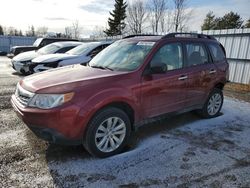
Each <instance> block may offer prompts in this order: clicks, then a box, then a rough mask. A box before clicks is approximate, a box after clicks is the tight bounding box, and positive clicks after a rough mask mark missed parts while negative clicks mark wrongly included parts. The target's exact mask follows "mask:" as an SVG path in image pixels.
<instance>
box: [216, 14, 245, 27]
mask: <svg viewBox="0 0 250 188" xmlns="http://www.w3.org/2000/svg"><path fill="white" fill-rule="evenodd" d="M242 23H243V21H242V18H241V17H240V15H239V14H237V13H234V12H232V11H231V12H229V13H227V14H225V15H224V16H223V17H222V18H217V19H216V29H239V28H241V26H242Z"/></svg>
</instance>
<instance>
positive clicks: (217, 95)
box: [199, 88, 224, 118]
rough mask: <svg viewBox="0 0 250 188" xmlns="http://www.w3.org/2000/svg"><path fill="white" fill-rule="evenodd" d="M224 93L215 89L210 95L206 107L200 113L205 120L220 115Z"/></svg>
mask: <svg viewBox="0 0 250 188" xmlns="http://www.w3.org/2000/svg"><path fill="white" fill-rule="evenodd" d="M223 99H224V98H223V93H222V91H221V89H218V88H215V89H213V91H212V92H211V93H210V95H209V97H208V99H207V101H206V103H205V105H204V106H203V108H202V109H201V110H200V111H199V113H200V114H201V115H202V116H203V117H205V118H213V117H216V116H218V115H219V113H220V110H221V107H222V105H223Z"/></svg>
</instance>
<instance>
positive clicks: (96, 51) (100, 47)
mask: <svg viewBox="0 0 250 188" xmlns="http://www.w3.org/2000/svg"><path fill="white" fill-rule="evenodd" d="M108 45H109V44H104V45H101V46H98V47H97V48H95V49H93V50H92V51H91V52H90V53H89V54H88V55H89V56H91V57H92V58H93V57H95V56H96V55H97V54H98V53H99V52H100V51H102V50H103V49H104V48H106V47H107V46H108Z"/></svg>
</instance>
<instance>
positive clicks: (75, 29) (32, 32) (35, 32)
mask: <svg viewBox="0 0 250 188" xmlns="http://www.w3.org/2000/svg"><path fill="white" fill-rule="evenodd" d="M0 35H6V36H27V37H46V36H48V37H50V36H51V37H58V38H70V39H71V38H76V39H78V38H79V37H80V27H79V22H78V21H77V20H76V21H74V22H72V25H71V26H67V27H65V31H64V33H55V32H51V33H50V32H48V27H45V26H41V27H37V28H35V27H34V26H33V25H31V26H29V27H28V30H27V31H26V32H25V33H23V32H22V30H19V29H17V28H15V27H2V26H1V25H0Z"/></svg>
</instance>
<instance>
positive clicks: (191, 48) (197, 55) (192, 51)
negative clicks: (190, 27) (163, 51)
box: [185, 43, 209, 67]
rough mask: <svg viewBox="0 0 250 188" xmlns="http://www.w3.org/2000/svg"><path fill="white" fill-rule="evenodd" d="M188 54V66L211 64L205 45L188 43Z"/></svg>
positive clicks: (186, 45)
mask: <svg viewBox="0 0 250 188" xmlns="http://www.w3.org/2000/svg"><path fill="white" fill-rule="evenodd" d="M185 47H186V52H187V63H188V66H189V67H190V66H195V65H202V64H206V63H208V62H209V60H208V53H207V51H206V48H205V47H204V45H203V44H200V43H188V44H185Z"/></svg>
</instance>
